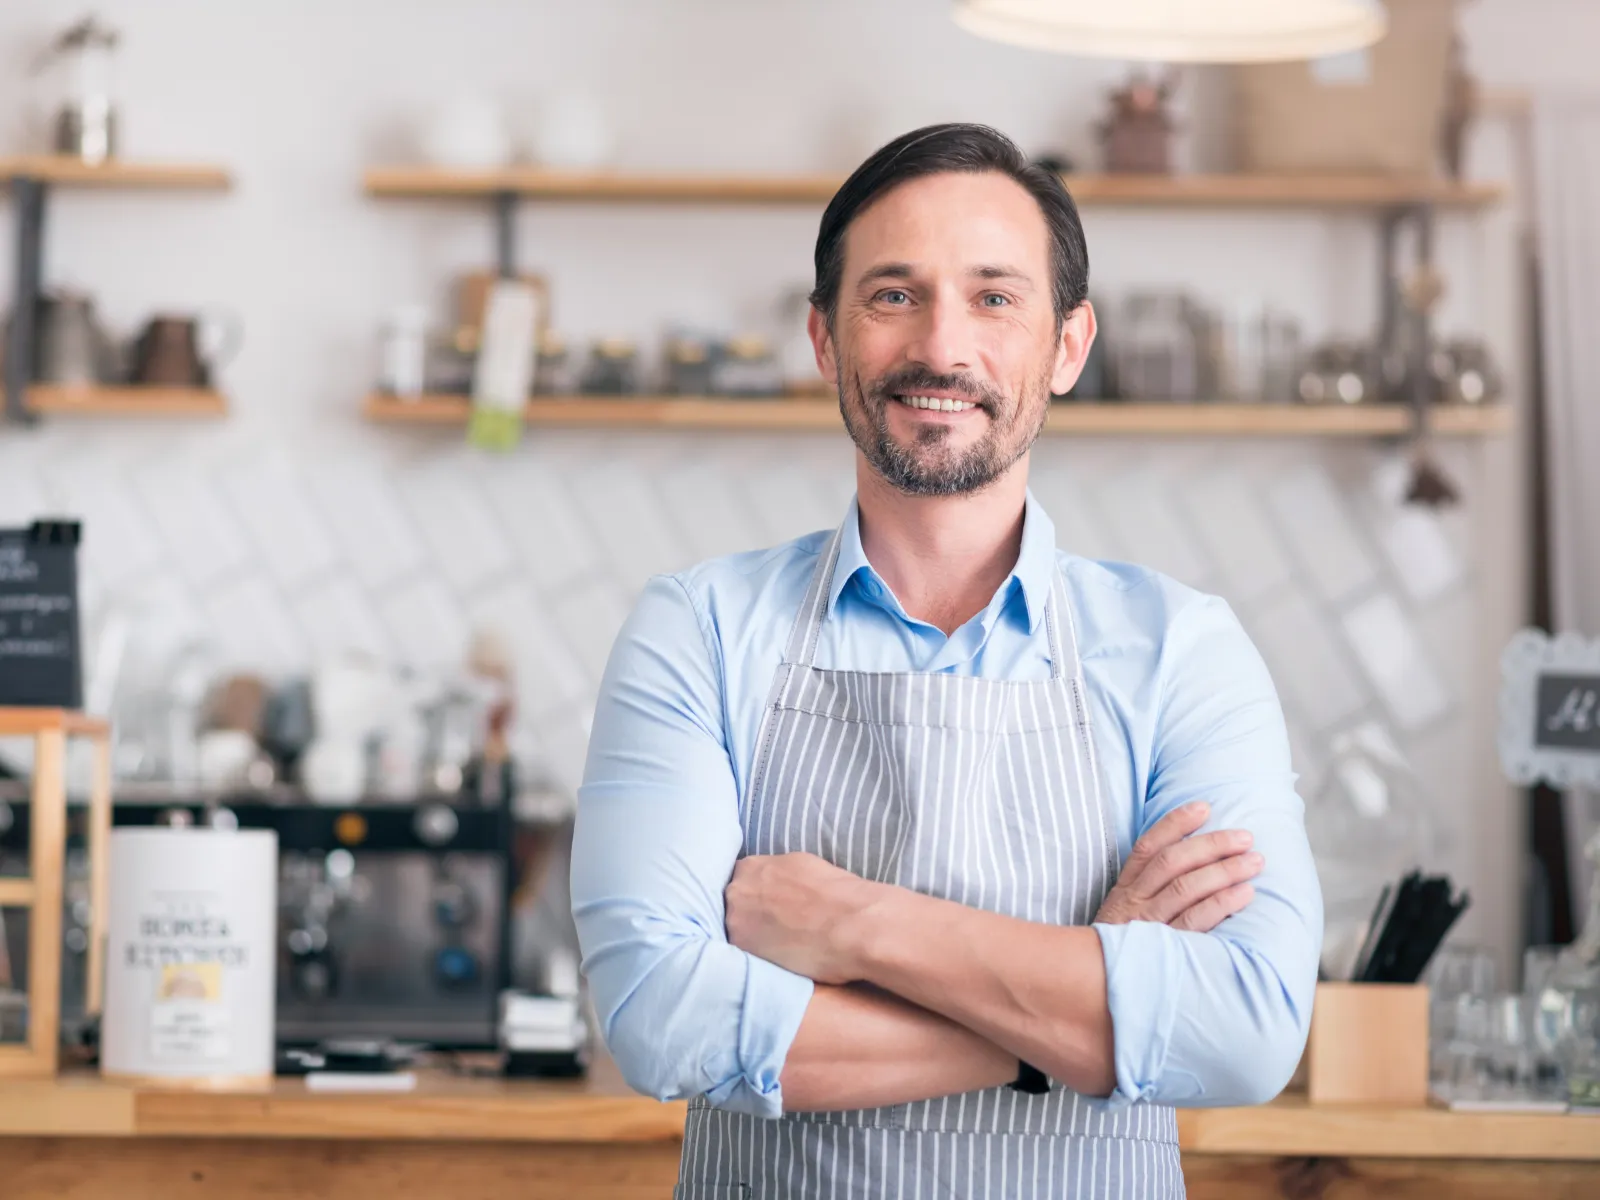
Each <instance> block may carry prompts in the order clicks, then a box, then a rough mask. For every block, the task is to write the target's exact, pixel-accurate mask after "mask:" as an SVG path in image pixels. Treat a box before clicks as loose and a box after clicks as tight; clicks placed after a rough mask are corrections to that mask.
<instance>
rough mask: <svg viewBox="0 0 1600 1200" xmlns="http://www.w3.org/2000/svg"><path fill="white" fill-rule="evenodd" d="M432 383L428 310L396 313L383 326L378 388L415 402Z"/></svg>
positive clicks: (406, 309) (409, 308)
mask: <svg viewBox="0 0 1600 1200" xmlns="http://www.w3.org/2000/svg"><path fill="white" fill-rule="evenodd" d="M427 382H428V310H427V309H426V308H424V307H423V306H422V305H420V304H407V305H404V306H402V307H400V308H397V309H395V310H394V312H393V313H392V314H391V315H390V317H389V320H388V321H387V322H385V323H384V326H383V350H382V363H381V366H380V369H379V378H378V388H379V390H381V391H382V392H384V393H385V394H387V395H390V396H398V397H400V398H402V399H406V400H413V399H415V398H416V397H418V396H420V395H422V393H423V391H424V390H426V388H427Z"/></svg>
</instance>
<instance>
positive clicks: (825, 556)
mask: <svg viewBox="0 0 1600 1200" xmlns="http://www.w3.org/2000/svg"><path fill="white" fill-rule="evenodd" d="M843 537H844V527H843V526H842V525H841V526H840V527H839V528H838V529H835V530H834V531H833V534H832V536H831V537H829V538H828V541H827V543H826V545H824V546H823V548H822V553H821V554H819V555H818V556H817V565H816V566H815V567H813V568H812V570H811V583H810V586H808V587H807V588H806V598H805V599H804V600H803V601H801V603H800V611H799V612H798V613H796V614H795V618H794V625H793V626H792V627H791V628H790V630H789V644H788V646H787V647H785V648H784V652H783V661H784V662H786V663H793V664H795V665H796V666H801V667H809V666H811V665H812V664H813V662H814V660H815V659H816V656H817V642H818V641H819V640H820V639H821V637H822V622H823V621H824V620H825V619H826V618H827V616H828V592H829V591H830V590H831V588H832V585H833V573H834V571H835V569H837V567H838V565H839V545H840V542H841V541H842V540H843ZM1050 576H1051V578H1050V598H1049V600H1047V601H1046V602H1045V609H1044V628H1045V636H1046V637H1047V638H1048V639H1049V642H1050V678H1051V679H1062V678H1064V677H1068V676H1076V675H1077V673H1078V630H1077V623H1076V622H1075V621H1074V620H1073V617H1072V602H1071V601H1070V600H1069V599H1068V597H1067V579H1066V576H1065V574H1063V573H1062V571H1061V570H1060V569H1059V568H1057V569H1056V570H1054V571H1052V572H1051V573H1050ZM1063 638H1065V641H1063Z"/></svg>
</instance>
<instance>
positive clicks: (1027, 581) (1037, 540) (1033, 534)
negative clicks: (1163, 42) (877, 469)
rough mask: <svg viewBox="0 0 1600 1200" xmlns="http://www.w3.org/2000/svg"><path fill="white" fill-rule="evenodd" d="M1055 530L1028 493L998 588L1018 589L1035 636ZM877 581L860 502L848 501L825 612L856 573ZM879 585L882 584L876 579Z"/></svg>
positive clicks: (1049, 580) (1052, 562)
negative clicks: (1016, 545)
mask: <svg viewBox="0 0 1600 1200" xmlns="http://www.w3.org/2000/svg"><path fill="white" fill-rule="evenodd" d="M1055 570H1056V527H1055V523H1054V522H1053V521H1051V520H1050V517H1049V515H1048V514H1047V513H1046V512H1045V511H1044V509H1043V507H1041V506H1040V504H1039V502H1038V501H1037V500H1035V499H1034V498H1033V493H1032V492H1031V491H1030V492H1029V493H1028V496H1027V501H1026V503H1025V504H1024V506H1023V510H1022V548H1021V550H1020V551H1019V552H1018V554H1017V565H1016V566H1015V567H1013V568H1012V570H1011V574H1010V575H1008V576H1007V577H1006V580H1005V582H1004V583H1002V584H1001V585H1000V589H999V590H1000V591H1001V592H1006V591H1008V590H1009V589H1011V588H1013V587H1020V588H1021V589H1022V601H1023V604H1024V605H1025V606H1026V608H1027V612H1028V631H1029V632H1030V633H1037V632H1038V631H1039V626H1040V624H1041V623H1043V621H1044V610H1045V605H1046V604H1047V603H1048V602H1049V599H1050V588H1051V586H1052V585H1053V583H1054V581H1055ZM862 573H865V575H866V577H867V578H869V579H878V578H879V577H878V572H877V571H876V570H874V569H873V566H872V564H871V563H870V562H869V561H868V560H867V552H866V550H865V549H864V548H863V547H862V545H861V503H860V500H859V499H858V498H857V497H854V496H852V497H851V498H850V508H849V511H847V512H846V513H845V518H844V524H843V525H842V526H841V527H840V536H839V561H838V562H837V563H835V564H834V568H833V579H832V580H831V581H830V583H829V587H828V611H829V612H832V611H834V610H835V609H836V608H837V607H838V604H839V597H840V595H841V594H843V592H844V589H845V587H846V586H847V585H848V584H849V583H850V581H851V580H852V579H854V578H855V577H856V576H857V575H858V574H862ZM879 582H882V581H881V580H879Z"/></svg>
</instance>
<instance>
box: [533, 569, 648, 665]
mask: <svg viewBox="0 0 1600 1200" xmlns="http://www.w3.org/2000/svg"><path fill="white" fill-rule="evenodd" d="M631 608H632V602H631V600H630V599H629V598H628V597H626V596H624V595H623V594H622V592H621V590H620V589H619V588H617V587H616V585H614V584H611V583H608V582H605V581H604V580H600V581H596V582H594V583H591V584H588V585H586V586H584V587H581V588H579V589H577V590H576V591H574V592H573V593H572V594H571V595H570V596H564V597H562V599H561V600H559V601H557V602H556V604H555V606H554V608H553V610H552V614H553V616H554V617H555V623H556V627H557V628H558V629H559V630H560V631H561V633H562V635H563V636H564V637H565V639H566V641H567V643H568V644H569V645H571V647H572V649H573V650H574V652H576V654H577V656H578V660H579V661H580V662H581V663H582V664H583V666H584V669H585V670H586V671H587V672H588V673H589V678H591V679H593V680H594V681H595V682H596V683H598V682H599V679H600V676H601V675H602V674H603V673H604V672H605V668H606V660H607V659H608V658H610V656H611V646H612V643H614V642H615V641H616V640H617V631H618V630H620V629H621V628H622V623H623V622H624V621H625V620H627V619H628V613H629V611H630V610H631Z"/></svg>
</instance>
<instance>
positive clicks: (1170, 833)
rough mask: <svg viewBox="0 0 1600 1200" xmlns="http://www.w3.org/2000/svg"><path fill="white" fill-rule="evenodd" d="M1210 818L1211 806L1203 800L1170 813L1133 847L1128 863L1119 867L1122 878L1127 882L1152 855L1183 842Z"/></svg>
mask: <svg viewBox="0 0 1600 1200" xmlns="http://www.w3.org/2000/svg"><path fill="white" fill-rule="evenodd" d="M1210 815H1211V806H1210V805H1209V804H1207V803H1206V802H1205V801H1204V800H1195V801H1193V802H1191V803H1189V804H1184V805H1181V806H1180V807H1178V808H1175V809H1173V810H1172V811H1171V812H1169V813H1168V814H1167V815H1166V816H1164V817H1162V818H1161V820H1159V821H1157V822H1156V823H1155V824H1154V825H1152V826H1151V827H1150V828H1149V829H1148V830H1147V831H1146V832H1145V835H1144V836H1143V837H1141V838H1140V839H1139V840H1138V841H1137V842H1135V843H1134V844H1133V850H1132V852H1131V853H1130V854H1129V855H1128V861H1127V862H1125V863H1124V864H1123V866H1122V875H1123V878H1125V879H1130V880H1131V879H1132V878H1134V877H1136V876H1137V875H1139V874H1140V873H1141V872H1142V871H1143V870H1144V868H1145V867H1147V866H1148V865H1149V864H1150V862H1151V860H1152V859H1154V858H1155V857H1156V855H1158V854H1160V853H1161V851H1163V850H1165V849H1167V848H1168V847H1169V846H1176V845H1177V844H1178V843H1179V842H1181V841H1183V839H1184V838H1186V837H1188V836H1189V835H1190V834H1191V833H1193V832H1194V831H1195V830H1196V829H1199V828H1200V826H1202V825H1204V824H1205V823H1206V818H1207V817H1209V816H1210Z"/></svg>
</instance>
